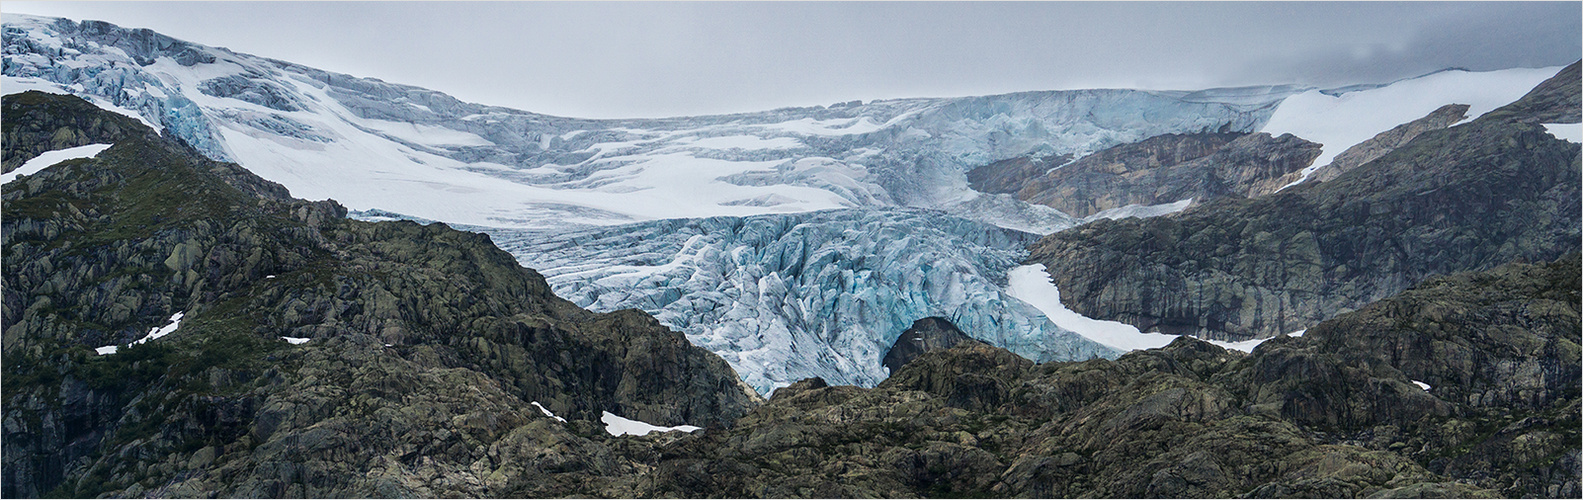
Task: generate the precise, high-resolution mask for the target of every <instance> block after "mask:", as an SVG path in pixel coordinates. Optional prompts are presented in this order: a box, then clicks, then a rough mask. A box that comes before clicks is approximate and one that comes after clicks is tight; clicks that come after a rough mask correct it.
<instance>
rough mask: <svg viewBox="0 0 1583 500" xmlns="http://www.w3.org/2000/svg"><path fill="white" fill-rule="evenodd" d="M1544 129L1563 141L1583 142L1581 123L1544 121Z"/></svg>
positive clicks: (1582, 126) (1582, 124) (1582, 125)
mask: <svg viewBox="0 0 1583 500" xmlns="http://www.w3.org/2000/svg"><path fill="white" fill-rule="evenodd" d="M1545 131H1546V132H1549V133H1550V135H1552V136H1555V138H1557V139H1561V140H1563V141H1570V142H1573V143H1583V123H1546V124H1545Z"/></svg>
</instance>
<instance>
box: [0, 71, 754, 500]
mask: <svg viewBox="0 0 1583 500" xmlns="http://www.w3.org/2000/svg"><path fill="white" fill-rule="evenodd" d="M17 103H20V104H17ZM13 104H17V105H16V106H13ZM4 105H5V106H6V110H7V113H6V114H5V116H4V130H5V134H6V137H7V138H8V140H7V142H6V144H5V146H6V149H7V154H8V155H9V154H12V151H11V149H12V148H13V147H16V148H48V147H49V146H48V145H49V144H53V143H52V142H51V141H52V140H53V138H52V137H49V136H44V135H40V134H26V133H21V132H20V131H21V130H25V129H26V127H28V126H30V125H31V123H23V122H24V121H28V122H31V121H33V120H40V121H39V122H38V123H65V124H77V123H104V122H116V121H117V120H119V119H118V118H116V117H115V115H111V114H109V113H107V112H104V111H101V110H98V109H97V108H94V107H93V106H91V105H88V104H87V103H86V102H82V101H81V100H80V99H78V98H76V97H69V96H57V95H48V94H23V95H20V96H6V98H5V103H4ZM18 109H20V110H21V111H19V112H16V113H13V112H12V110H18ZM39 109H43V110H45V111H42V113H44V115H52V114H53V113H66V114H69V115H74V116H70V117H58V118H51V117H49V116H41V115H39V114H38V113H35V112H34V111H36V110H39ZM52 120H53V121H52ZM95 120H98V122H95ZM12 137H17V138H20V139H19V140H17V141H15V142H12V141H11V140H10V138H12ZM96 140H98V139H96ZM3 210H4V213H3V226H0V230H3V240H4V242H3V245H4V248H5V257H4V287H3V292H0V293H3V311H0V313H3V325H0V326H3V330H4V342H3V352H4V370H5V374H4V375H5V376H4V393H3V401H4V413H5V415H4V420H5V426H4V433H5V434H4V444H3V446H4V464H3V466H4V469H3V474H4V481H3V483H4V491H3V492H0V494H3V495H4V496H6V497H18V496H40V495H44V494H54V495H65V496H77V497H92V496H98V495H101V494H108V495H112V496H141V495H155V496H199V495H214V494H219V495H227V496H293V497H304V496H342V497H347V496H370V495H374V496H457V495H468V496H488V495H494V496H526V495H540V496H561V495H565V494H568V492H571V491H594V490H590V489H576V490H569V489H555V488H570V486H566V485H579V486H577V487H578V488H583V486H582V485H583V484H584V483H586V482H587V481H589V478H593V477H602V476H616V475H619V474H620V473H621V472H622V471H623V470H625V469H623V467H629V466H628V465H622V464H628V463H630V462H624V461H620V460H617V459H615V458H611V457H612V456H614V455H613V453H615V452H614V451H612V450H613V449H620V447H622V446H626V444H625V443H627V442H626V441H615V440H614V439H615V438H612V437H610V436H608V435H605V433H604V431H603V430H602V429H601V428H600V426H599V424H598V423H597V419H598V418H599V416H600V414H601V412H603V411H611V412H615V413H617V414H620V415H622V416H625V417H629V418H634V419H638V420H643V421H646V422H651V423H655V424H658V425H679V424H684V423H685V424H693V425H699V426H709V427H720V426H725V425H729V424H730V423H731V422H732V421H733V420H735V419H736V418H737V417H738V416H740V415H742V414H743V413H744V412H746V411H747V409H748V408H749V407H751V406H752V405H754V404H756V403H755V400H756V396H755V395H753V393H752V391H751V390H748V389H746V387H745V386H744V385H742V384H741V383H740V382H739V381H738V380H737V378H736V376H735V374H734V373H733V372H732V371H731V369H730V367H729V366H727V365H726V363H725V362H724V361H723V360H721V359H720V358H719V357H717V356H715V355H713V354H711V353H709V352H707V351H704V350H703V349H701V348H698V347H695V346H693V345H691V344H690V343H688V342H687V340H686V339H685V338H683V337H682V336H681V335H680V334H678V333H676V332H673V331H670V330H668V329H666V328H664V327H662V326H661V325H659V323H658V322H656V321H655V320H654V319H653V318H652V317H649V316H648V315H646V314H643V313H641V312H638V311H635V310H628V311H618V312H614V313H610V314H595V313H591V312H588V311H585V310H582V309H579V308H577V307H575V306H574V305H572V304H571V303H569V302H567V301H565V300H562V299H559V298H557V297H555V296H554V295H553V294H552V293H551V292H550V289H549V286H548V285H547V284H546V283H545V282H544V279H543V278H542V277H541V276H540V275H538V273H536V272H534V271H532V270H529V269H524V268H522V267H520V266H519V265H518V264H517V262H516V260H515V259H514V258H513V257H511V256H510V255H509V254H507V253H505V252H504V251H501V250H499V249H498V248H495V247H494V246H493V245H492V244H491V242H490V240H489V237H487V236H485V235H481V234H474V233H466V232H461V231H455V230H452V229H450V228H448V227H446V226H444V225H443V224H432V225H428V226H420V225H418V224H415V223H411V222H393V223H378V224H375V223H366V222H359V221H351V220H347V219H346V218H345V215H346V210H345V209H344V208H342V207H341V206H339V205H337V204H335V203H334V202H333V201H321V202H307V201H301V200H293V199H290V198H289V197H288V196H287V192H286V190H285V189H284V188H282V187H281V186H279V185H276V184H273V183H270V182H268V181H264V180H262V179H260V178H258V177H256V176H254V175H252V174H251V173H249V172H247V171H246V170H243V169H242V168H240V167H238V166H236V165H234V164H228V163H218V162H213V161H210V160H207V159H205V158H204V157H203V156H201V155H199V154H197V153H196V151H195V150H192V149H190V148H187V147H185V146H184V145H182V144H180V143H177V142H174V141H172V140H169V139H166V138H162V137H159V136H156V135H154V134H153V132H152V131H151V130H148V129H147V128H138V129H136V130H133V131H130V132H129V133H126V134H124V135H123V136H122V137H121V138H120V139H118V140H117V141H116V143H115V145H114V146H112V147H111V148H110V149H108V150H106V151H105V152H104V153H101V154H100V155H99V156H97V157H95V158H93V159H88V160H82V161H74V162H66V163H62V164H59V165H56V166H53V167H50V168H47V169H45V170H43V171H41V172H39V173H38V174H36V175H32V176H29V177H27V178H24V179H20V180H17V181H14V182H12V183H8V184H7V185H6V187H5V191H4V208H3ZM178 312H181V313H184V314H185V317H184V318H183V319H182V322H181V324H180V328H179V329H178V330H176V331H175V333H173V334H171V335H170V336H168V337H165V338H161V339H159V340H158V341H155V342H150V343H146V344H140V345H135V346H131V347H126V346H125V344H126V343H128V342H130V341H133V340H136V339H139V338H142V337H143V336H144V335H146V334H147V333H148V332H149V330H150V328H151V327H158V326H161V325H164V324H165V323H166V321H167V318H170V317H171V316H172V315H173V314H175V313H178ZM281 337H297V338H307V339H310V340H309V341H308V342H307V343H305V344H301V345H293V344H288V343H287V342H285V341H283V340H281ZM112 344H120V345H123V347H122V348H121V350H120V352H119V353H116V354H112V355H103V356H100V355H95V353H94V351H93V348H94V347H96V346H103V345H112ZM532 402H537V403H539V404H541V405H542V406H543V407H545V408H547V409H548V410H550V411H553V412H555V413H557V414H558V415H560V416H563V417H565V418H567V419H569V420H570V421H569V422H567V423H564V424H563V423H560V422H557V421H554V420H551V419H549V418H547V417H546V416H544V415H543V414H542V413H541V411H540V410H539V409H538V408H537V407H535V406H533V405H531V404H530V403H532ZM654 439H663V438H654ZM651 440H652V439H651ZM613 447H614V448H613ZM623 460H624V459H623ZM552 473H554V474H561V475H560V476H557V477H561V478H562V479H551V478H548V475H549V474H552ZM540 479H543V480H542V481H541V480H540ZM543 488H547V489H543ZM541 489H542V490H541ZM615 491H616V492H614V493H609V494H610V495H614V496H622V495H621V494H620V493H619V490H615ZM587 494H593V493H587Z"/></svg>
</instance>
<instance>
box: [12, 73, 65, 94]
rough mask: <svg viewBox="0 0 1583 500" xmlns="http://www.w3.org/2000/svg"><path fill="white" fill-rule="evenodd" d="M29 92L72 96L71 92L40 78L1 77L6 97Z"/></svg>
mask: <svg viewBox="0 0 1583 500" xmlns="http://www.w3.org/2000/svg"><path fill="white" fill-rule="evenodd" d="M29 90H37V91H39V92H44V93H46V94H63V95H71V92H70V91H68V90H66V89H65V88H64V87H61V86H60V85H58V84H56V83H54V82H51V81H48V80H41V79H38V78H26V77H14V76H4V77H0V92H4V93H5V95H11V94H20V93H23V92H27V91H29Z"/></svg>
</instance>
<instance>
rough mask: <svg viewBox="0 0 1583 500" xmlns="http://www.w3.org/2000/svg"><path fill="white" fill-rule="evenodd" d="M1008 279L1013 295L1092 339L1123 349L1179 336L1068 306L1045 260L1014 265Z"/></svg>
mask: <svg viewBox="0 0 1583 500" xmlns="http://www.w3.org/2000/svg"><path fill="white" fill-rule="evenodd" d="M1007 281H1008V282H1007V285H1006V291H1007V293H1009V294H1010V295H1011V296H1012V297H1013V298H1016V299H1017V300H1021V301H1023V302H1027V303H1028V305H1031V306H1033V307H1035V308H1038V309H1039V310H1040V311H1043V312H1044V315H1045V317H1047V318H1050V321H1051V322H1053V323H1055V326H1059V327H1061V328H1063V329H1066V330H1070V331H1072V332H1073V333H1076V334H1078V335H1082V336H1083V337H1084V338H1087V339H1089V340H1092V341H1095V342H1098V343H1101V344H1105V345H1107V346H1111V347H1114V348H1117V349H1121V350H1123V351H1131V350H1136V349H1153V348H1156V347H1165V345H1166V344H1169V343H1171V341H1172V340H1176V336H1175V335H1166V334H1163V333H1143V332H1140V331H1138V327H1135V326H1132V325H1129V324H1126V323H1121V322H1117V321H1102V320H1097V319H1093V318H1089V317H1087V316H1083V315H1081V314H1078V313H1076V312H1074V311H1072V310H1071V309H1067V308H1066V306H1065V305H1063V304H1061V291H1060V290H1057V289H1056V287H1055V283H1052V282H1050V273H1048V272H1046V271H1045V269H1044V264H1032V265H1027V266H1018V267H1016V268H1013V269H1012V270H1011V273H1010V274H1009V275H1008V276H1007Z"/></svg>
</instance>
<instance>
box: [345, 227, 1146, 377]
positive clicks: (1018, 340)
mask: <svg viewBox="0 0 1583 500" xmlns="http://www.w3.org/2000/svg"><path fill="white" fill-rule="evenodd" d="M355 216H356V217H358V218H362V219H367V220H386V219H393V218H408V217H401V216H397V215H394V214H389V213H384V212H360V213H357V214H355ZM457 227H458V228H459V229H465V230H470V231H478V232H483V233H485V234H488V235H489V236H490V238H491V239H492V240H493V241H494V242H495V244H496V245H498V246H500V247H501V248H502V249H505V250H506V251H508V252H511V253H512V254H513V255H515V256H517V258H518V260H519V262H521V263H522V265H524V266H527V267H531V268H533V269H536V270H538V271H539V272H540V273H541V274H543V275H544V276H545V278H546V280H548V281H549V283H550V286H551V287H552V288H553V289H554V291H555V293H556V294H557V295H559V296H561V297H564V298H566V299H568V300H571V301H572V302H574V303H576V304H577V305H579V306H582V307H586V308H589V309H592V310H595V311H613V310H617V309H624V308H629V307H636V308H639V309H642V310H644V311H646V312H648V313H650V314H653V315H654V316H655V317H656V318H657V319H659V321H660V322H661V323H662V324H664V325H666V326H668V327H670V328H674V329H676V330H678V331H681V332H683V333H684V334H686V335H687V338H688V340H690V341H691V342H693V343H694V344H696V345H699V346H702V347H704V348H706V349H709V350H711V351H713V352H715V353H718V354H720V355H721V356H722V357H724V358H725V359H726V362H727V363H729V364H731V366H732V368H734V369H735V370H736V371H737V374H738V375H739V376H741V377H742V379H743V380H744V381H745V382H747V383H748V385H750V386H752V387H753V388H754V389H755V390H758V391H759V392H761V393H766V394H767V393H770V392H772V391H773V390H774V389H775V388H778V387H783V386H786V385H789V384H791V383H792V382H796V381H798V380H802V379H804V378H808V377H822V378H824V379H825V381H827V382H829V383H832V384H850V385H859V386H865V387H872V386H874V385H876V384H878V383H879V382H880V381H882V380H884V379H885V378H886V377H888V376H889V370H888V369H887V368H885V367H884V366H883V365H882V364H881V363H880V360H881V358H882V357H883V356H884V354H885V351H886V350H887V349H889V348H890V346H891V345H892V344H893V343H895V341H896V338H897V337H898V336H900V335H901V333H902V331H903V330H906V329H907V327H908V326H909V325H911V324H912V323H913V321H916V320H918V319H921V318H925V317H930V316H938V317H944V318H947V319H949V320H950V321H951V322H952V323H955V324H956V325H957V326H958V327H960V328H961V329H962V330H963V331H964V332H966V333H968V334H969V335H971V336H973V337H975V338H978V339H979V340H983V341H985V342H988V343H990V344H993V345H998V346H1002V347H1006V348H1007V349H1010V350H1011V351H1012V352H1016V353H1017V354H1020V355H1022V356H1025V357H1027V358H1029V359H1033V360H1036V361H1040V362H1043V361H1052V360H1080V359H1088V358H1092V357H1115V356H1117V355H1119V354H1120V351H1118V350H1116V349H1112V348H1110V347H1106V346H1104V345H1101V344H1098V343H1095V342H1093V341H1090V340H1088V339H1085V338H1083V337H1081V336H1078V335H1076V334H1074V333H1072V332H1070V331H1067V330H1064V329H1062V328H1060V327H1058V326H1056V325H1055V324H1054V323H1052V322H1050V321H1049V320H1048V319H1046V318H1045V317H1044V314H1043V313H1042V312H1041V311H1039V310H1038V309H1036V308H1034V307H1033V306H1031V305H1029V304H1027V303H1025V302H1023V301H1020V300H1017V299H1015V298H1013V297H1012V296H1010V295H1008V292H1007V282H1006V276H1007V273H1008V271H1010V270H1011V269H1013V268H1015V267H1017V265H1018V264H1019V262H1020V261H1021V260H1022V259H1023V258H1024V257H1026V255H1027V250H1026V246H1027V244H1028V243H1031V242H1032V241H1034V240H1035V239H1037V238H1038V235H1035V234H1031V233H1025V232H1021V231H1016V230H1011V229H1005V228H1001V227H998V226H995V225H991V224H985V223H982V222H978V221H973V220H969V219H964V218H960V217H954V216H950V215H947V214H944V213H942V212H939V211H936V210H926V209H912V208H892V209H872V210H857V209H839V210H827V211H819V212H809V213H799V214H765V215H755V216H749V217H724V216H722V217H708V218H701V219H672V220H661V221H650V222H642V223H635V224H627V225H621V226H610V227H590V228H582V229H574V230H531V229H508V228H485V227H472V226H457Z"/></svg>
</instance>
